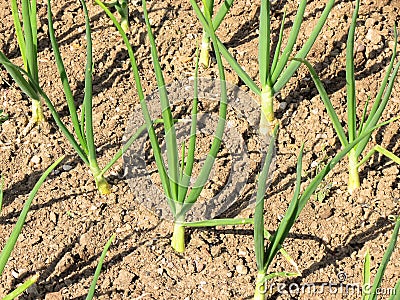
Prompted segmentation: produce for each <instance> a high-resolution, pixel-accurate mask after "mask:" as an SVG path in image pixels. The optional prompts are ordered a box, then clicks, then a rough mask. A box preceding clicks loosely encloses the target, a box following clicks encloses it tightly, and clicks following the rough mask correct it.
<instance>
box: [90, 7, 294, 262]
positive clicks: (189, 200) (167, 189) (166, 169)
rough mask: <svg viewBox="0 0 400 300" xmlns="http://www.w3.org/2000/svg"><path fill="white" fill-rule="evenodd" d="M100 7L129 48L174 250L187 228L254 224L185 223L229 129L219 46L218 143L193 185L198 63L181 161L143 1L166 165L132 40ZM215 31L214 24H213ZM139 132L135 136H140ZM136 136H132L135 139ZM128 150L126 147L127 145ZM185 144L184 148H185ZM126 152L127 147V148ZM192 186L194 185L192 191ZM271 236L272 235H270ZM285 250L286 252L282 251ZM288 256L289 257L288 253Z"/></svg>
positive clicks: (179, 248) (180, 247)
mask: <svg viewBox="0 0 400 300" xmlns="http://www.w3.org/2000/svg"><path fill="white" fill-rule="evenodd" d="M95 1H96V3H97V4H98V5H100V6H101V7H102V8H103V10H104V11H105V12H106V14H107V15H108V16H109V17H110V19H111V20H112V22H113V23H114V25H115V26H116V28H117V29H118V31H119V33H120V34H121V36H122V38H123V41H124V43H125V45H126V47H127V50H128V54H129V58H130V61H131V67H132V71H133V75H134V79H135V84H136V89H137V92H138V96H139V101H140V105H141V109H142V113H143V117H144V120H145V125H143V126H142V127H140V128H139V130H138V132H139V131H140V130H143V127H144V126H145V128H146V129H147V132H148V135H149V140H150V145H151V147H152V150H153V153H154V154H153V155H154V159H155V163H156V166H157V169H158V173H159V176H160V179H161V184H162V187H163V190H164V194H165V196H166V199H167V202H168V205H169V208H170V210H171V212H172V214H173V216H174V230H173V235H172V240H171V245H172V247H173V248H174V249H175V250H176V251H177V252H183V251H184V249H185V242H184V237H185V236H184V233H185V227H204V226H224V225H238V224H251V223H253V219H214V220H205V221H198V222H185V216H186V213H187V212H188V211H189V210H190V208H191V207H192V206H193V204H194V203H195V202H196V201H197V199H198V198H199V196H200V193H201V191H202V189H203V187H204V185H205V184H206V182H207V179H208V177H209V175H210V172H211V169H212V167H213V164H214V161H215V158H216V155H217V153H218V151H219V148H220V145H221V142H222V135H223V132H224V127H225V118H226V110H227V93H226V86H225V81H224V79H225V77H224V69H223V65H222V61H221V56H220V53H219V48H218V45H217V44H215V47H214V50H215V53H216V59H217V64H218V71H219V76H220V79H221V80H220V88H221V95H220V96H221V97H220V102H219V104H220V105H219V119H218V123H217V125H216V130H215V134H214V140H213V142H212V144H211V148H210V150H209V153H208V156H207V158H206V160H205V162H204V164H203V167H202V168H201V169H200V172H199V175H198V177H197V179H196V180H195V182H194V183H193V184H192V185H191V184H190V183H191V178H192V174H193V167H194V154H195V150H196V130H197V128H196V125H197V110H198V107H197V106H198V99H197V93H198V91H197V83H198V77H197V74H198V66H199V63H198V60H197V61H196V70H195V76H194V80H195V84H194V86H195V88H194V97H193V102H192V111H191V115H192V120H191V129H190V138H189V145H188V151H187V153H186V155H185V153H184V152H183V150H182V152H183V154H184V155H182V161H181V162H179V158H178V142H177V137H176V132H175V123H176V120H175V119H173V116H172V112H171V108H170V103H169V99H168V94H167V91H166V87H165V83H164V78H163V74H162V70H161V66H160V63H159V59H158V55H157V49H156V43H155V39H154V36H153V33H152V30H151V26H150V23H149V18H148V14H147V9H146V1H142V5H143V12H144V19H145V23H146V27H147V32H148V36H149V40H150V46H151V54H152V60H153V67H154V70H155V75H156V80H157V85H158V92H159V96H160V107H161V112H162V113H161V115H162V122H160V123H161V124H163V126H164V138H165V141H166V153H167V159H166V163H165V162H164V159H163V156H162V153H161V146H160V143H159V141H158V138H157V135H156V132H155V128H154V126H153V124H154V123H155V122H154V120H152V119H151V116H150V112H149V108H148V105H147V103H146V98H145V95H144V92H143V88H142V84H141V79H140V74H139V70H138V66H137V63H136V59H135V55H134V52H133V49H132V46H131V44H130V43H129V40H128V37H127V36H126V34H125V32H124V30H123V29H122V27H121V25H120V24H119V23H118V21H117V19H116V18H115V16H114V15H113V14H112V13H111V12H110V10H109V9H108V8H107V7H106V6H105V5H104V4H103V3H102V2H101V1H100V0H95ZM205 14H206V15H207V16H206V17H205V18H206V19H207V20H208V22H209V23H208V24H212V20H211V16H210V14H209V13H208V12H207V11H205ZM210 27H211V28H212V25H210ZM209 34H210V37H211V40H212V41H214V42H215V41H216V36H215V31H214V30H212V31H211V32H210V33H209ZM138 132H137V133H136V134H135V136H137V134H138ZM133 138H134V137H132V139H133ZM124 147H126V146H124ZM183 147H184V145H183V146H182V149H183ZM124 149H125V150H126V148H124ZM189 186H191V188H190V190H189ZM269 237H270V235H269ZM282 250H283V249H282ZM286 257H288V256H287V254H286Z"/></svg>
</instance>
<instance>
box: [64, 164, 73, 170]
mask: <svg viewBox="0 0 400 300" xmlns="http://www.w3.org/2000/svg"><path fill="white" fill-rule="evenodd" d="M72 168H73V166H71V165H63V166H62V169H63V170H64V171H69V170H71V169H72Z"/></svg>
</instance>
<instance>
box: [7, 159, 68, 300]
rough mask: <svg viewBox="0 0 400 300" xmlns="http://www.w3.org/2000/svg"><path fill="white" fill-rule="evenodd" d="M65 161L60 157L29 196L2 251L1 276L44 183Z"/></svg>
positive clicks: (19, 290)
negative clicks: (33, 202)
mask: <svg viewBox="0 0 400 300" xmlns="http://www.w3.org/2000/svg"><path fill="white" fill-rule="evenodd" d="M63 159H64V156H62V157H60V158H59V159H57V160H56V161H55V162H54V163H53V164H52V165H51V166H50V167H49V168H48V169H47V170H46V171H45V172H44V173H43V175H42V176H41V177H40V178H39V180H38V182H37V183H36V184H35V186H34V187H33V189H32V191H31V192H30V194H29V197H28V200H27V201H26V202H25V204H24V207H23V209H22V211H21V214H20V215H19V217H18V220H17V223H16V224H15V227H14V229H13V231H12V232H11V235H10V237H9V238H8V240H7V242H6V244H5V246H4V248H3V250H2V251H1V254H0V275H1V274H2V273H3V271H4V267H5V266H6V264H7V262H8V259H9V258H10V255H11V252H12V251H13V250H14V247H15V244H16V243H17V239H18V237H19V235H20V234H21V231H22V227H23V226H24V224H25V220H26V217H27V215H28V212H29V209H30V207H31V204H32V201H33V199H34V198H35V196H36V194H37V192H38V191H39V188H40V187H41V185H42V184H43V182H44V181H45V180H46V178H47V176H48V175H49V174H50V173H51V171H53V170H54V168H55V167H56V166H57V165H58V164H59V163H60V162H61V161H62V160H63ZM0 198H1V200H2V198H3V187H1V194H0ZM38 278H39V276H38V275H34V276H32V277H31V278H29V279H27V281H25V283H23V284H22V285H21V286H19V287H18V288H17V289H15V290H14V291H12V292H11V293H10V294H8V295H7V296H6V297H5V298H3V300H4V299H6V300H10V299H14V298H15V297H17V296H18V295H20V294H21V293H23V292H24V291H25V290H26V289H27V288H28V287H29V286H31V285H32V284H33V283H35V282H36V280H37V279H38Z"/></svg>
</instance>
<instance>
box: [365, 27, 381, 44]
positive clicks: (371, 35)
mask: <svg viewBox="0 0 400 300" xmlns="http://www.w3.org/2000/svg"><path fill="white" fill-rule="evenodd" d="M365 38H366V39H367V40H369V41H371V43H372V44H374V45H378V44H379V43H380V42H382V35H381V34H380V33H379V31H378V30H375V29H371V28H370V29H368V32H367V35H366V36H365Z"/></svg>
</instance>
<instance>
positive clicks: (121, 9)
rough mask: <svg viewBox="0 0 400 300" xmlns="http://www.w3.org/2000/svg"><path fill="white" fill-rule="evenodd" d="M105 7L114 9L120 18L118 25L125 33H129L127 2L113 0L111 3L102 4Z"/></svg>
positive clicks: (124, 0)
mask: <svg viewBox="0 0 400 300" xmlns="http://www.w3.org/2000/svg"><path fill="white" fill-rule="evenodd" d="M104 5H105V6H106V7H109V8H111V7H114V8H115V9H116V10H117V12H118V14H119V15H120V17H121V21H120V22H119V24H120V25H121V28H122V29H123V30H124V31H125V33H128V32H129V8H128V0H115V1H113V2H104Z"/></svg>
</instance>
